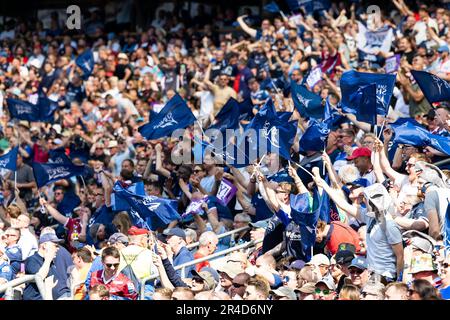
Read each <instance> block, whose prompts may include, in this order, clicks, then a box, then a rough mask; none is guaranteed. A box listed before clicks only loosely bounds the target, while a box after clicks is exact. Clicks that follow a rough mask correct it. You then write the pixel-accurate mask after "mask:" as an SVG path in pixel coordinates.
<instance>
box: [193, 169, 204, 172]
mask: <svg viewBox="0 0 450 320" xmlns="http://www.w3.org/2000/svg"><path fill="white" fill-rule="evenodd" d="M202 171H203V170H201V169H197V170H194V173H199V172H202Z"/></svg>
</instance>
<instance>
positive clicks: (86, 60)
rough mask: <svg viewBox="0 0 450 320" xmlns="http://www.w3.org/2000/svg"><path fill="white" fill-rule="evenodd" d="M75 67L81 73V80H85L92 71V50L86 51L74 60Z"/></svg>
mask: <svg viewBox="0 0 450 320" xmlns="http://www.w3.org/2000/svg"><path fill="white" fill-rule="evenodd" d="M75 63H76V65H77V66H78V67H79V68H80V69H81V70H82V71H83V74H82V76H81V77H82V78H83V79H84V80H86V79H87V78H88V77H89V76H90V75H91V74H92V71H94V64H95V62H94V54H93V53H92V50H86V51H84V52H83V53H82V54H80V55H79V56H78V57H77V59H76V60H75Z"/></svg>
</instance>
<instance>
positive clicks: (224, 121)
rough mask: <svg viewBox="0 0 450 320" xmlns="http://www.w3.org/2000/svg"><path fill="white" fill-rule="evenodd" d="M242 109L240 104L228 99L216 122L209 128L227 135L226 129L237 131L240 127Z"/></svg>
mask: <svg viewBox="0 0 450 320" xmlns="http://www.w3.org/2000/svg"><path fill="white" fill-rule="evenodd" d="M239 116H240V108H239V103H238V102H237V101H236V100H235V99H233V98H230V99H228V101H227V103H225V104H224V105H223V107H222V109H220V111H219V113H218V114H217V115H216V121H215V122H214V123H213V124H212V125H211V126H210V127H209V128H208V130H209V129H216V130H219V131H221V132H222V133H225V130H226V129H236V128H237V127H238V126H239Z"/></svg>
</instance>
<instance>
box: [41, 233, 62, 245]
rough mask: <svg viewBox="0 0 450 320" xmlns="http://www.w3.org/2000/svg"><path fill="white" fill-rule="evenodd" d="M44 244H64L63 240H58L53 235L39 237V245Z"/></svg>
mask: <svg viewBox="0 0 450 320" xmlns="http://www.w3.org/2000/svg"><path fill="white" fill-rule="evenodd" d="M45 242H54V243H61V242H64V240H63V239H59V238H58V237H57V236H56V235H54V234H53V233H45V234H43V235H41V236H40V237H39V244H41V243H45Z"/></svg>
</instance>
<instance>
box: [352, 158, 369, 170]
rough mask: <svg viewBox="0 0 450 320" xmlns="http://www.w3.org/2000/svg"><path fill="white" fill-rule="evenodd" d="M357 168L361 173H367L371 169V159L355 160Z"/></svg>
mask: <svg viewBox="0 0 450 320" xmlns="http://www.w3.org/2000/svg"><path fill="white" fill-rule="evenodd" d="M353 163H354V164H355V167H356V168H358V171H359V172H360V173H365V172H366V171H367V170H368V169H369V164H370V158H369V157H358V158H356V159H353Z"/></svg>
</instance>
